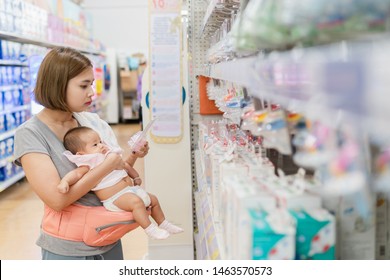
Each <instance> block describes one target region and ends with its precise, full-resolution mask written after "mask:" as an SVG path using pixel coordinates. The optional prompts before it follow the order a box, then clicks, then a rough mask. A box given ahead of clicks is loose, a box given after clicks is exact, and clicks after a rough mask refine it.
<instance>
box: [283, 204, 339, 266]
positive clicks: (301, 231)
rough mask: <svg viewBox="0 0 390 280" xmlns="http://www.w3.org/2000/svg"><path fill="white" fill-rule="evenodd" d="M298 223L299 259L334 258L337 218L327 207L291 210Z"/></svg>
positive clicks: (297, 245) (297, 246) (296, 244)
mask: <svg viewBox="0 0 390 280" xmlns="http://www.w3.org/2000/svg"><path fill="white" fill-rule="evenodd" d="M290 214H291V215H292V216H293V217H294V218H295V221H296V225H297V233H296V243H295V246H296V256H295V258H296V259H298V260H308V259H311V260H334V259H335V243H336V223H335V218H334V216H333V215H332V214H330V213H329V212H328V211H327V210H325V209H310V210H290Z"/></svg>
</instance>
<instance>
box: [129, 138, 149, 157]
mask: <svg viewBox="0 0 390 280" xmlns="http://www.w3.org/2000/svg"><path fill="white" fill-rule="evenodd" d="M148 152H149V143H148V142H147V141H146V143H145V145H144V146H143V147H141V148H140V149H139V150H138V151H133V155H134V156H136V157H137V158H143V157H144V156H146V155H147V154H148Z"/></svg>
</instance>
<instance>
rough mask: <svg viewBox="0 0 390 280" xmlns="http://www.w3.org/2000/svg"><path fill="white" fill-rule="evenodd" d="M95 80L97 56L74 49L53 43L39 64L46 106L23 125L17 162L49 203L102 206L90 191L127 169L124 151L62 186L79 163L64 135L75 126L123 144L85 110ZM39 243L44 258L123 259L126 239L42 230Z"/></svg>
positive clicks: (39, 90) (38, 94)
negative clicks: (76, 237) (99, 240)
mask: <svg viewBox="0 0 390 280" xmlns="http://www.w3.org/2000/svg"><path fill="white" fill-rule="evenodd" d="M93 82H94V75H93V66H92V63H91V61H90V60H89V59H88V58H87V57H85V56H84V55H82V54H81V53H79V52H78V51H76V50H74V49H72V48H66V47H56V48H53V49H52V50H51V51H50V52H49V53H48V54H47V55H46V56H45V58H44V59H43V61H42V64H41V66H40V68H39V71H38V76H37V81H36V86H35V89H34V94H35V101H36V102H38V103H40V104H41V105H43V106H44V109H43V110H42V111H41V112H40V113H39V114H37V115H35V116H33V117H32V118H31V119H30V120H28V121H27V122H26V123H24V124H22V125H21V126H20V127H19V128H18V129H17V131H16V133H15V147H14V150H15V153H14V156H15V163H16V164H18V165H21V166H22V167H23V169H24V172H25V174H26V177H27V180H28V182H29V183H30V185H31V187H32V189H33V190H34V192H35V193H36V194H37V195H38V196H39V198H40V199H41V200H42V201H43V203H44V204H45V205H46V206H47V207H46V208H50V209H53V210H55V211H62V210H63V209H64V208H66V207H67V206H69V205H71V204H73V203H77V204H82V205H86V206H100V205H101V202H100V201H99V199H98V198H97V197H96V195H95V194H94V193H93V192H90V190H91V189H92V188H93V187H94V186H96V185H97V184H98V183H99V182H100V181H101V180H102V178H103V177H105V176H106V175H107V174H109V173H110V172H112V171H113V170H116V169H123V168H124V165H125V163H124V161H123V159H122V158H121V156H120V155H118V154H115V153H112V154H110V155H108V156H107V157H106V159H105V160H104V161H103V162H102V164H100V165H99V166H98V167H96V168H95V169H93V170H90V171H89V172H87V173H86V174H85V175H84V176H82V178H81V179H80V180H79V181H78V182H77V183H75V184H74V185H73V186H72V188H71V189H70V190H69V192H67V193H66V194H62V193H60V192H58V190H57V185H58V184H59V183H60V181H61V178H62V177H63V176H65V175H66V174H67V173H68V172H69V171H71V170H73V169H74V168H76V166H75V165H74V164H73V163H70V162H69V161H68V160H66V158H65V157H64V156H63V152H64V151H65V148H64V146H63V143H62V139H63V138H64V135H65V133H66V132H67V131H68V130H69V129H71V128H74V127H77V126H88V127H91V128H93V129H94V130H96V131H97V132H98V133H99V134H100V135H101V136H102V138H103V139H105V141H106V142H107V143H108V144H109V145H111V146H113V147H118V143H117V141H116V138H115V135H114V133H113V131H112V130H111V128H110V126H109V125H108V124H107V123H106V122H105V121H103V120H102V119H100V118H99V116H98V115H97V114H94V113H89V112H85V110H86V109H87V108H88V107H89V106H90V105H91V103H92V96H93V95H94V92H93V89H92V84H93ZM148 150H149V147H148V146H146V147H145V148H144V149H142V150H141V151H140V152H138V153H135V154H131V155H130V156H129V157H128V158H127V159H125V161H126V162H127V163H128V164H130V165H131V166H133V165H134V162H135V161H136V159H137V158H138V157H143V156H145V155H146V154H147V153H148ZM46 208H45V209H46ZM37 245H38V246H40V247H41V248H42V259H45V260H51V259H57V260H67V259H69V260H70V259H72V260H81V259H108V260H121V259H123V252H122V246H121V242H120V241H118V242H116V243H114V244H110V245H107V246H102V247H95V246H93V247H92V246H88V245H86V244H85V243H84V242H75V241H69V240H65V239H62V238H59V237H55V236H53V235H49V234H47V233H46V232H44V231H41V234H40V236H39V238H38V240H37Z"/></svg>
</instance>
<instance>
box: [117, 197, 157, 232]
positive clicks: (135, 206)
mask: <svg viewBox="0 0 390 280" xmlns="http://www.w3.org/2000/svg"><path fill="white" fill-rule="evenodd" d="M114 204H115V205H116V206H117V207H119V208H120V209H122V210H124V211H128V212H133V217H134V220H135V221H136V222H137V223H138V224H139V225H140V226H141V227H142V228H147V227H148V226H149V225H150V224H151V222H150V219H149V213H148V211H146V207H145V204H144V202H143V200H142V199H141V198H139V197H138V196H137V195H136V194H134V193H130V192H128V193H124V194H123V195H121V196H120V197H119V198H118V199H117V200H115V201H114Z"/></svg>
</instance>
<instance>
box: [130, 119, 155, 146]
mask: <svg viewBox="0 0 390 280" xmlns="http://www.w3.org/2000/svg"><path fill="white" fill-rule="evenodd" d="M155 120H156V119H153V120H151V121H150V122H149V123H148V125H147V126H146V127H145V129H144V130H142V131H138V132H137V133H136V134H134V135H133V136H131V138H130V140H129V141H128V142H127V144H128V145H129V146H130V148H131V151H133V152H139V151H140V149H141V148H142V147H143V146H145V144H146V136H147V133H148V131H149V129H150V128H151V127H152V125H153V123H154V122H155Z"/></svg>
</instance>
